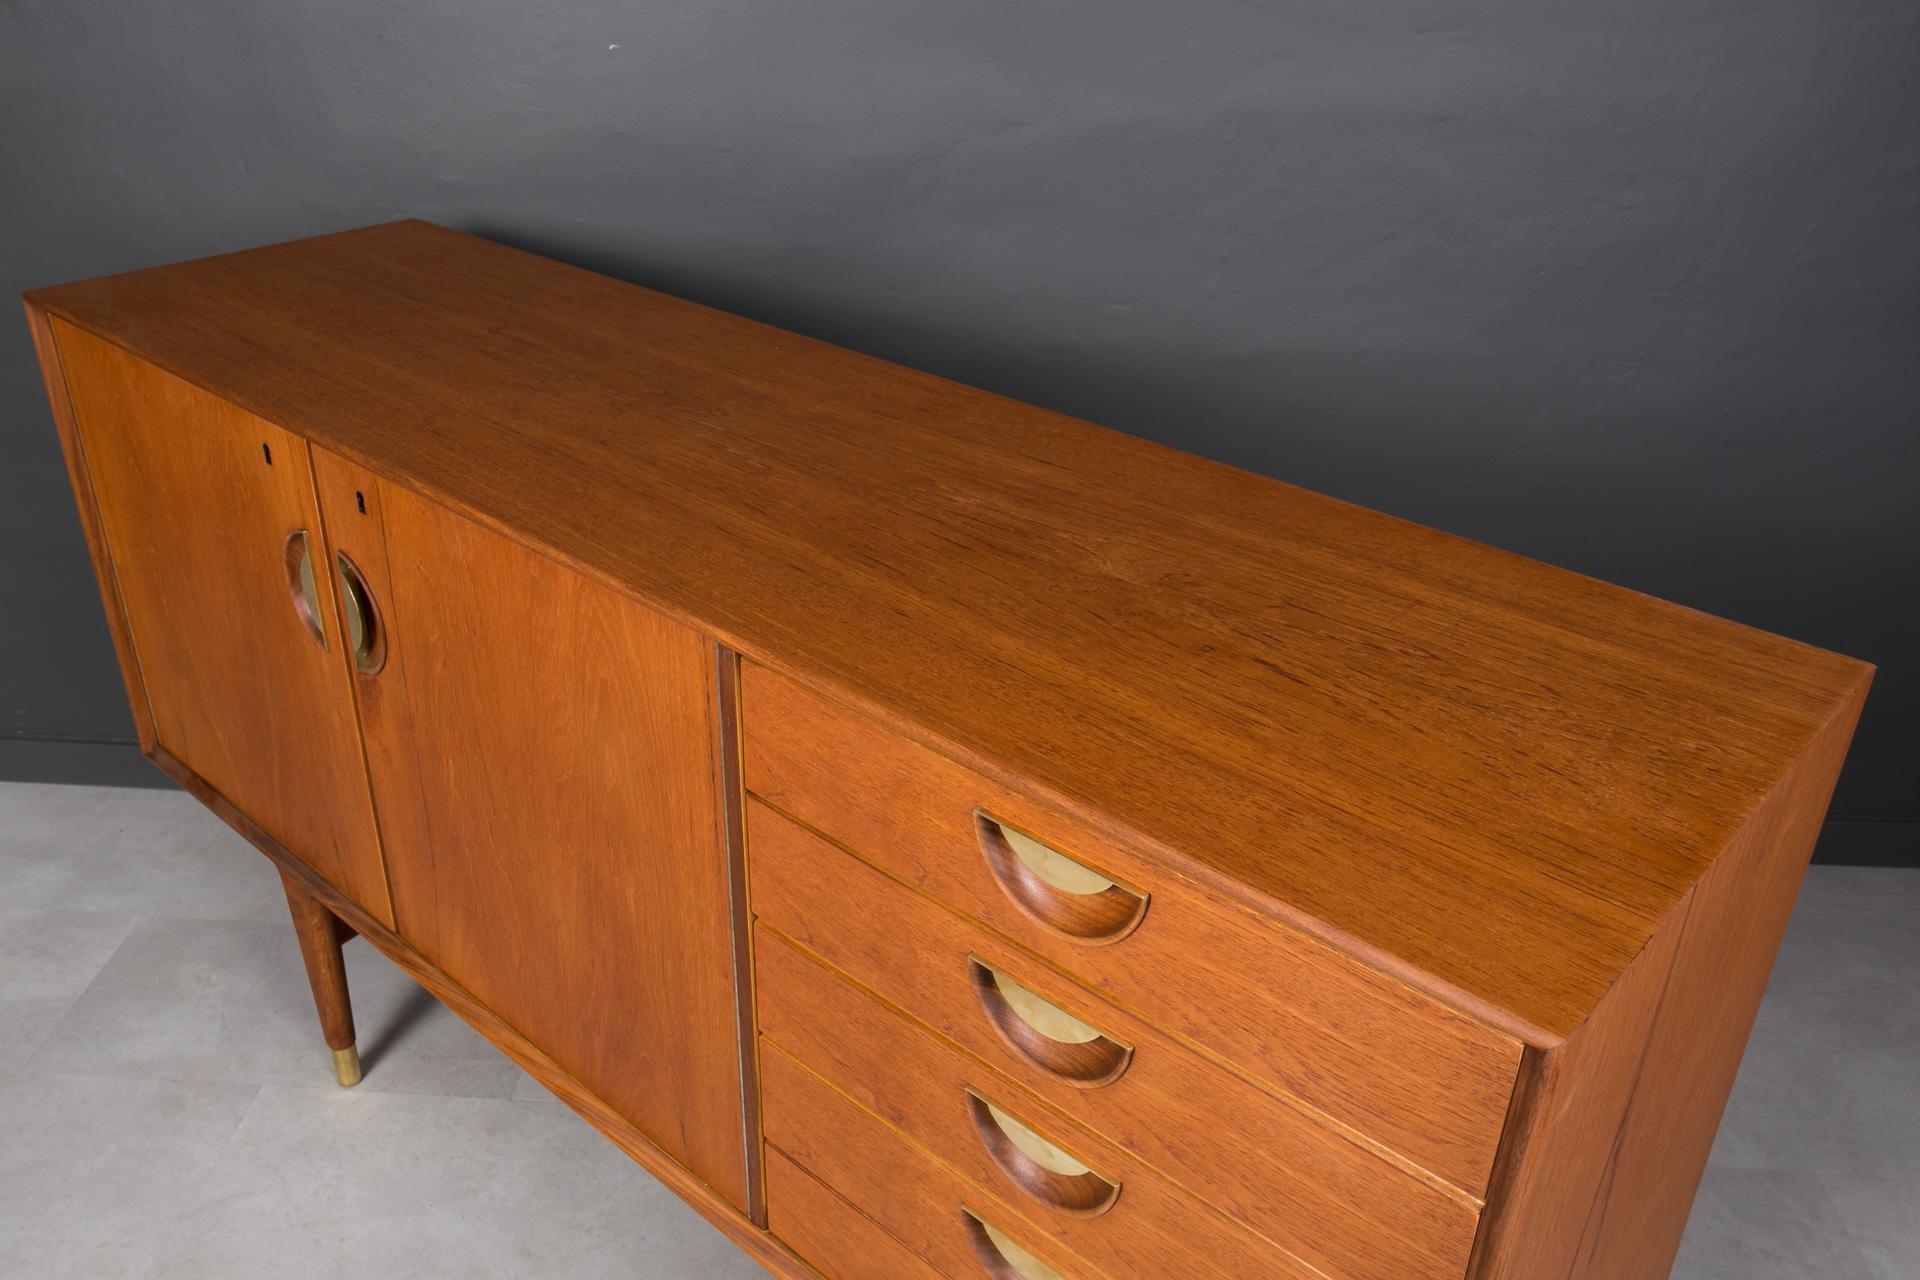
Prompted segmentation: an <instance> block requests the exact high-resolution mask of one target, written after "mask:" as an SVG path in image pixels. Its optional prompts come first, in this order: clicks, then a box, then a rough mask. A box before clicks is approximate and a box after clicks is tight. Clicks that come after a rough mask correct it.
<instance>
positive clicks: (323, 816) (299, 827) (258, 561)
mask: <svg viewBox="0 0 1920 1280" xmlns="http://www.w3.org/2000/svg"><path fill="white" fill-rule="evenodd" d="M53 334H54V339H55V343H56V346H57V350H58V358H59V361H60V365H61V369H62V372H63V375H64V377H65V381H66V386H67V392H68V399H69V401H70V403H71V404H72V406H73V414H74V421H75V425H76V427H77V429H78V435H79V440H80V449H81V452H82V454H83V455H84V462H85V468H86V475H87V477H88V481H89V483H90V484H91V486H92V489H93V495H94V501H95V505H96V506H97V507H98V509H99V514H100V524H101V529H102V532H103V533H104V535H105V540H106V544H107V553H108V557H109V559H110V560H111V562H112V573H113V578H114V581H115V583H116V584H117V587H118V590H119V595H120V601H121V606H122V609H123V611H124V613H125V616H126V621H127V630H128V631H129V632H130V633H131V640H132V647H133V651H134V660H135V662H136V663H137V664H138V667H139V674H140V684H141V685H142V686H144V688H143V689H134V690H131V691H130V692H131V694H132V696H133V697H135V698H136V699H137V698H140V697H142V696H144V697H145V698H146V700H147V704H148V707H149V709H150V711H151V715H152V722H153V728H154V736H155V738H156V739H157V740H158V742H159V745H160V746H162V747H164V748H165V749H166V750H167V752H168V753H169V754H171V755H172V756H174V757H175V758H176V759H178V760H179V761H181V762H182V763H183V764H185V765H186V766H187V767H188V768H190V769H192V770H193V771H194V772H195V773H197V774H199V775H200V776H201V777H202V778H204V779H205V780H206V781H207V782H208V783H209V784H211V785H212V786H213V788H214V789H215V790H217V791H218V792H220V794H221V795H223V796H225V797H226V798H227V800H229V801H230V802H231V803H232V804H233V805H234V806H235V807H236V808H238V809H240V810H241V811H242V812H244V813H245V814H246V815H247V816H248V817H249V818H251V819H253V820H254V821H255V822H257V823H259V824H260V825H261V826H262V827H264V828H265V829H266V830H267V831H268V832H270V833H271V834H272V835H273V836H274V837H275V838H276V839H278V840H279V841H280V842H281V843H282V844H284V845H285V846H286V847H287V848H289V849H291V850H292V851H293V852H294V853H296V854H297V855H299V856H300V857H301V858H303V859H305V860H306V861H307V862H308V863H309V864H310V865H311V866H312V867H313V869H314V870H316V871H318V872H319V873H320V874H321V875H322V876H324V877H326V879H327V880H328V881H330V882H331V883H332V884H333V885H334V886H335V887H337V888H338V889H340V890H341V891H342V892H343V893H345V894H347V895H348V896H349V897H351V898H352V899H354V901H356V902H358V903H359V904H360V905H361V906H363V907H365V908H366V909H367V911H368V912H369V913H370V914H372V915H374V916H376V917H378V918H380V919H383V920H386V919H390V918H391V916H390V913H389V907H388V901H387V886H386V877H385V874H384V871H383V869H382V867H381V863H380V848H379V839H378V836H377V835H376V833H375V829H374V821H373V808H372V801H371V797H370V796H369V793H368V789H367V777H366V766H365V762H364V759H363V757H362V755H361V751H360V740H359V733H358V729H357V727H356V725H355V723H354V710H353V693H352V688H351V682H350V680H349V678H348V675H347V667H346V661H345V657H344V655H343V653H342V652H341V647H340V643H339V631H340V627H339V620H338V616H337V615H336V614H335V613H334V612H333V609H332V605H331V603H330V598H329V596H328V594H327V593H326V592H325V591H323V590H321V589H319V588H320V587H322V586H324V579H319V580H317V581H313V582H311V583H307V582H304V581H303V579H304V578H305V577H306V576H307V575H306V574H304V573H303V569H311V570H313V571H314V572H315V573H316V574H317V573H324V559H323V558H322V553H321V546H320V537H319V534H320V522H319V516H318V512H317V509H316V506H315V502H314V493H313V479H312V471H311V469H310V467H309V464H308V457H307V446H306V443H305V442H304V441H302V440H301V439H300V438H299V437H297V436H293V435H290V434H288V433H287V432H285V431H282V430H280V429H279V428H277V427H275V426H273V425H272V424H270V423H268V422H265V421H263V420H261V419H259V418H256V417H254V416H253V415H251V414H248V413H245V412H243V411H241V410H240V409H237V408H235V407H234V406H233V405H230V404H228V403H226V402H225V401H223V400H220V399H218V398H216V397H214V396H212V395H209V394H208V393H207V392H205V391H202V390H200V389H199V388H198V387H195V386H193V385H191V384H190V383H187V382H184V381H182V380H181V379H179V378H176V377H174V376H173V375H171V374H169V373H165V372H163V371H162V370H160V369H158V368H156V367H154V366H153V365H150V364H147V363H145V362H143V361H140V360H137V359H135V358H134V357H133V356H131V355H128V354H127V353H126V352H125V351H122V350H121V349H120V348H118V347H115V346H112V345H110V344H108V343H106V342H104V341H102V340H100V339H99V338H96V337H94V336H93V335H91V334H89V333H87V332H85V331H84V330H80V329H76V328H74V327H73V326H71V325H68V324H66V323H64V322H62V321H57V320H56V321H54V322H53Z"/></svg>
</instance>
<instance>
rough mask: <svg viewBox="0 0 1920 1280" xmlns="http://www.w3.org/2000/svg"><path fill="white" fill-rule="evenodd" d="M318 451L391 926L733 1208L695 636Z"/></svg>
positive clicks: (735, 1095)
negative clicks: (361, 607)
mask: <svg viewBox="0 0 1920 1280" xmlns="http://www.w3.org/2000/svg"><path fill="white" fill-rule="evenodd" d="M315 460H316V475H317V477H318V480H319V487H320V493H321V501H322V505H323V508H324V510H325V513H326V525H327V530H328V536H329V540H330V543H331V545H332V550H333V552H334V553H335V554H336V555H342V554H343V555H345V556H347V557H348V558H349V559H350V560H351V561H352V563H353V564H354V565H355V566H357V568H358V570H359V572H360V573H361V575H362V576H363V577H364V578H365V579H366V581H367V584H368V587H369V589H370V595H371V597H372V598H373V601H374V608H375V610H376V612H377V614H378V617H379V623H377V624H376V625H380V624H384V626H385V628H386V637H385V644H386V648H385V655H384V666H382V667H381V669H380V670H379V672H378V673H377V674H374V675H360V676H356V678H355V686H356V688H357V689H358V691H359V694H360V707H361V723H362V725H363V728H364V730H365V733H366V738H367V753H368V759H369V761H370V762H371V769H372V777H373V784H374V794H375V799H376V804H377V808H378V811H379V813H380V818H381V827H382V831H383V834H384V836H385V839H386V845H387V851H388V863H389V868H390V873H391V877H392V882H393V897H394V914H395V917H396V919H397V921H398V924H397V928H398V931H399V933H400V934H401V936H402V937H404V938H406V939H407V940H408V941H409V942H411V943H412V944H413V945H414V946H415V947H417V948H418V949H419V950H420V951H421V952H422V953H424V954H425V955H427V956H428V957H430V958H431V959H432V960H433V961H434V962H435V963H436V964H438V965H439V966H440V967H441V968H442V969H444V970H445V971H446V972H447V974H448V975H449V976H450V977H452V978H453V979H454V980H455V981H457V982H459V983H460V984H461V985H463V986H465V987H466V988H467V989H468V990H470V991H471V992H472V993H473V994H474V995H475V996H476V997H478V998H479V999H480V1000H481V1001H482V1002H483V1003H484V1004H486V1005H487V1006H488V1007H489V1008H491V1009H492V1010H493V1011H494V1012H495V1013H497V1014H499V1015H500V1016H501V1017H502V1018H504V1019H505V1020H506V1021H507V1022H509V1023H510V1024H512V1025H513V1026H514V1027H515V1028H516V1029H518V1030H519V1031H520V1032H522V1033H523V1034H524V1035H526V1037H527V1038H528V1039H529V1040H532V1041H533V1042H534V1043H535V1044H538V1045H539V1046H540V1047H541V1048H542V1049H544V1050H545V1051H546V1052H547V1053H548V1054H549V1055H551V1056H552V1057H553V1059H554V1060H555V1061H556V1062H558V1063H559V1064H560V1065H561V1066H562V1067H564V1068H565V1069H566V1070H567V1071H569V1072H570V1073H571V1074H573V1076H574V1077H575V1078H576V1079H578V1080H579V1081H580V1082H581V1083H582V1084H583V1085H585V1086H586V1087H587V1088H588V1089H589V1090H591V1091H592V1092H593V1093H595V1094H597V1095H598V1096H599V1097H601V1098H602V1099H604V1100H605V1101H606V1102H607V1103H609V1104H610V1105H611V1106H612V1107H613V1108H614V1109H615V1110H617V1111H618V1112H620V1114H622V1115H623V1116H625V1117H626V1118H627V1119H629V1120H631V1121H632V1122H633V1123H634V1124H635V1125H637V1126H638V1127H639V1128H641V1129H642V1130H643V1131H644V1132H646V1133H647V1134H648V1135H649V1136H650V1137H651V1138H653V1140H654V1141H655V1142H657V1143H658V1144H659V1145H660V1146H661V1147H662V1148H663V1149H664V1150H666V1151H667V1152H669V1153H670V1154H672V1155H673V1156H675V1157H676V1158H677V1159H679V1160H680V1161H682V1162H683V1163H684V1164H686V1165H687V1166H688V1167H689V1168H690V1169H691V1170H692V1171H693V1172H694V1173H696V1174H698V1175H699V1176H700V1177H701V1178H703V1179H705V1180H706V1181H707V1182H708V1183H709V1184H710V1185H712V1186H713V1187H714V1188H715V1189H716V1190H719V1191H720V1192H722V1193H723V1194H724V1195H726V1196H727V1197H728V1198H729V1199H731V1200H732V1201H733V1202H734V1204H736V1205H739V1206H744V1204H745V1198H746V1186H745V1182H746V1178H745V1152H744V1139H743V1136H742V1129H741V1124H742V1112H741V1083H740V1058H739V1038H738V1029H737V1023H736V1019H735V1007H734V973H733V948H732V932H731V902H730V897H729V890H728V877H727V859H726V851H725V844H724V840H723V836H722V827H721V811H720V808H719V794H720V793H719V784H718V780H717V778H716V776H715V755H714V747H713V744H714V734H715V731H716V724H715V719H716V715H717V703H716V686H715V681H716V671H715V665H714V658H713V647H712V645H711V643H710V642H709V641H708V640H706V639H705V638H704V637H702V636H701V635H700V634H699V633H697V632H694V631H691V630H689V629H687V628H685V627H682V626H679V625H677V624H675V623H672V622H669V621H667V620H666V619H664V618H662V617H661V616H659V615H658V614H656V613H654V612H652V611H651V610H649V609H646V608H644V607H642V606H641V605H639V604H637V603H635V602H634V601H632V600H630V599H628V598H626V597H624V596H621V595H618V594H616V593H614V592H613V591H610V590H608V589H606V588H604V587H602V586H600V585H598V584H596V583H593V582H591V581H589V580H588V579H586V578H584V577H582V576H580V575H579V574H576V573H574V572H573V571H571V570H569V569H566V568H564V567H562V566H561V565H559V564H557V563H555V562H553V561H551V560H547V559H545V558H543V557H541V556H538V555H535V554H534V553H532V552H530V551H527V550H526V549H524V548H522V547H520V546H518V545H516V544H514V543H512V542H509V541H508V540H507V539H505V538H503V537H501V536H499V535H498V534H495V533H492V532H490V531H488V530H486V529H483V528H481V527H480V526H479V525H477V524H475V523H473V522H471V521H469V520H467V519H465V518H463V517H461V516H458V515H455V514H453V513H452V512H450V511H448V510H446V509H445V508H443V507H440V506H438V505H436V504H434V503H431V502H429V501H427V500H426V499H424V498H421V497H420V496H418V495H417V494H414V493H412V492H410V491H408V490H406V489H403V488H401V487H400V486H398V485H390V484H386V483H384V482H381V481H379V480H377V479H376V478H375V477H374V476H372V475H371V474H370V473H367V472H364V471H362V470H360V469H359V468H357V467H355V466H353V465H352V464H350V463H347V462H346V461H344V460H342V459H340V458H337V457H334V456H332V455H329V454H328V453H327V452H326V451H325V450H315Z"/></svg>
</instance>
